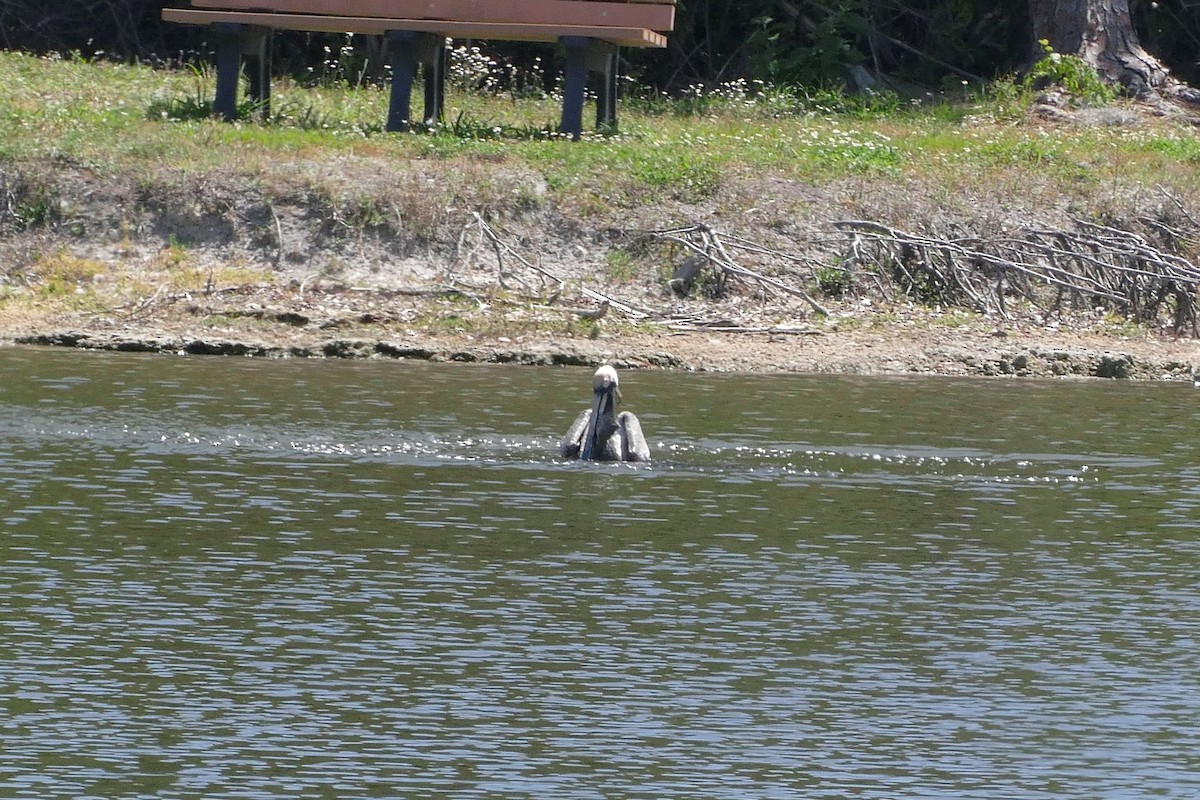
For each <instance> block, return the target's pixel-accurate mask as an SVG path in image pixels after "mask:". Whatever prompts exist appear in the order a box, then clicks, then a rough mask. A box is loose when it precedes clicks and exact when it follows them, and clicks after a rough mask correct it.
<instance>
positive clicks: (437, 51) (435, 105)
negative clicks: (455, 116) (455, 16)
mask: <svg viewBox="0 0 1200 800" xmlns="http://www.w3.org/2000/svg"><path fill="white" fill-rule="evenodd" d="M430 45H431V47H430V52H428V53H425V54H424V57H423V58H422V62H423V63H424V65H425V124H426V125H428V126H430V127H433V126H434V125H438V124H441V123H442V122H444V121H445V118H446V115H445V108H446V69H447V68H448V67H449V66H450V48H448V47H447V46H446V40H445V39H442V38H441V37H437V38H436V39H435V41H432V42H430Z"/></svg>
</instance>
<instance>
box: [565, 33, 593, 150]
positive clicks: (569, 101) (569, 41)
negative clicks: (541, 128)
mask: <svg viewBox="0 0 1200 800" xmlns="http://www.w3.org/2000/svg"><path fill="white" fill-rule="evenodd" d="M559 42H560V43H561V44H562V46H563V47H564V48H565V49H566V51H567V63H566V64H565V66H564V71H563V110H562V124H561V125H559V128H560V129H561V130H562V132H563V133H565V134H567V135H568V136H570V137H571V138H572V139H575V140H578V139H579V137H580V135H582V134H583V94H584V91H585V90H586V89H587V54H588V46H589V45H590V44H591V43H592V40H591V39H590V38H588V37H586V36H564V37H562V38H561V39H560V40H559Z"/></svg>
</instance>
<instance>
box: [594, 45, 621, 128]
mask: <svg viewBox="0 0 1200 800" xmlns="http://www.w3.org/2000/svg"><path fill="white" fill-rule="evenodd" d="M600 61H601V63H600V65H599V66H600V69H598V70H597V72H599V73H600V75H601V78H602V80H601V82H600V90H599V91H598V92H597V93H596V130H598V131H601V132H602V133H616V132H617V77H618V76H617V65H618V62H619V61H620V50H619V49H614V50H613V51H612V52H609V53H602V54H601V55H600Z"/></svg>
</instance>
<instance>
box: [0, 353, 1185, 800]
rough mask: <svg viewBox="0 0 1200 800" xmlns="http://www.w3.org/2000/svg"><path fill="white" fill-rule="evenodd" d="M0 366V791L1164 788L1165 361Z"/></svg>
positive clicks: (1176, 650) (1177, 440) (1176, 644)
mask: <svg viewBox="0 0 1200 800" xmlns="http://www.w3.org/2000/svg"><path fill="white" fill-rule="evenodd" d="M0 376H2V379H0V529H2V530H3V537H2V538H0V559H2V563H3V569H2V570H0V751H2V752H3V758H2V759H0V797H4V798H25V797H28V798H60V797H61V798H68V797H69V798H83V797H102V798H109V797H122V798H125V797H131V798H132V797H162V798H179V797H196V798H211V797H223V798H277V797H278V798H282V797H287V798H291V797H339V798H350V797H447V798H450V797H453V798H547V797H553V798H706V799H708V798H731V799H732V798H737V799H739V800H740V799H742V798H746V799H750V798H754V799H756V800H757V799H758V798H830V800H833V799H834V798H847V797H854V798H878V799H879V800H885V799H888V800H890V799H891V798H899V797H910V798H980V800H983V798H988V800H991V799H992V798H1022V799H1024V798H1063V797H1078V798H1143V797H1145V798H1151V797H1153V798H1158V797H1168V798H1192V797H1195V796H1196V795H1197V793H1198V792H1200V742H1198V741H1197V739H1198V738H1200V737H1198V735H1197V729H1198V728H1197V722H1198V721H1200V717H1198V712H1200V700H1198V698H1200V655H1198V652H1200V651H1198V649H1197V646H1196V644H1197V643H1196V631H1198V630H1200V590H1198V585H1197V577H1196V576H1197V571H1196V564H1197V559H1198V556H1200V552H1198V551H1200V545H1197V542H1196V539H1197V537H1196V535H1195V533H1196V530H1197V526H1198V525H1200V469H1198V467H1197V464H1198V463H1200V458H1198V452H1197V451H1198V447H1197V444H1196V437H1195V435H1194V431H1195V430H1196V429H1197V423H1198V422H1200V412H1197V410H1196V407H1197V404H1196V398H1197V396H1198V395H1197V394H1196V390H1194V389H1193V388H1192V387H1191V386H1180V385H1130V384H1122V383H1033V382H997V381H979V380H974V381H967V380H964V381H957V380H945V379H916V378H888V379H883V378H842V377H796V376H718V375H711V376H710V375H689V374H670V373H626V374H625V375H624V376H623V377H624V381H623V386H622V388H623V391H624V394H625V397H626V401H627V403H628V406H629V407H630V408H632V409H633V410H635V411H637V412H639V415H640V416H641V418H642V422H643V426H644V427H645V429H646V430H647V433H648V436H649V438H650V440H651V446H652V454H653V456H654V463H653V464H652V465H650V466H648V467H646V466H632V465H589V464H578V463H562V462H560V461H559V460H558V459H557V458H555V456H554V447H555V443H556V440H557V437H558V435H559V434H560V433H561V431H563V430H565V428H566V427H567V425H568V424H569V422H570V420H571V418H573V416H574V415H575V414H576V413H577V412H578V411H579V410H581V409H582V407H583V406H584V405H585V403H586V402H587V399H588V398H587V395H588V392H589V388H590V376H589V375H588V373H587V372H586V371H580V370H566V369H562V370H539V369H534V368H489V367H478V366H450V365H430V364H408V363H402V362H371V363H329V362H318V363H313V362H302V361H296V362H263V361H250V360H240V359H218V358H207V359H206V358H170V357H162V356H157V357H134V356H118V355H112V354H85V353H74V352H58V351H44V350H23V349H8V350H2V351H0Z"/></svg>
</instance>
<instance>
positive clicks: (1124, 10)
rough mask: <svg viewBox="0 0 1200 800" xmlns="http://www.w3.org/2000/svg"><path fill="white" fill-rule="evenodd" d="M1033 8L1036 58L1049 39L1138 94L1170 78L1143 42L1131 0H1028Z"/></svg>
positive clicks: (1157, 87)
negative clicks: (1130, 5) (1135, 26)
mask: <svg viewBox="0 0 1200 800" xmlns="http://www.w3.org/2000/svg"><path fill="white" fill-rule="evenodd" d="M1029 10H1030V16H1031V18H1032V21H1033V40H1034V48H1035V55H1034V58H1035V59H1036V58H1041V57H1042V56H1043V55H1044V53H1043V51H1042V49H1041V45H1040V42H1041V40H1043V39H1045V40H1046V41H1048V42H1049V43H1050V46H1051V47H1052V48H1054V51H1055V52H1056V53H1064V54H1073V55H1077V56H1079V57H1080V58H1082V59H1083V60H1084V62H1085V63H1087V64H1088V65H1090V66H1091V67H1093V68H1094V69H1095V70H1096V71H1097V72H1098V73H1100V75H1101V77H1103V78H1104V79H1105V80H1108V81H1110V82H1112V83H1114V84H1119V85H1120V86H1123V87H1125V89H1126V91H1128V92H1129V93H1130V94H1132V95H1134V96H1135V97H1146V96H1150V95H1154V94H1157V93H1158V91H1159V90H1161V89H1164V88H1167V87H1168V86H1169V85H1170V84H1171V80H1170V76H1169V74H1168V72H1167V68H1166V67H1164V66H1163V65H1162V63H1161V62H1160V61H1159V60H1158V59H1157V58H1155V57H1154V56H1152V55H1150V54H1149V53H1147V52H1146V51H1145V50H1144V49H1142V46H1141V44H1140V43H1139V42H1138V37H1137V32H1136V31H1135V30H1134V28H1133V19H1132V18H1131V16H1130V14H1129V0H1029Z"/></svg>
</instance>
